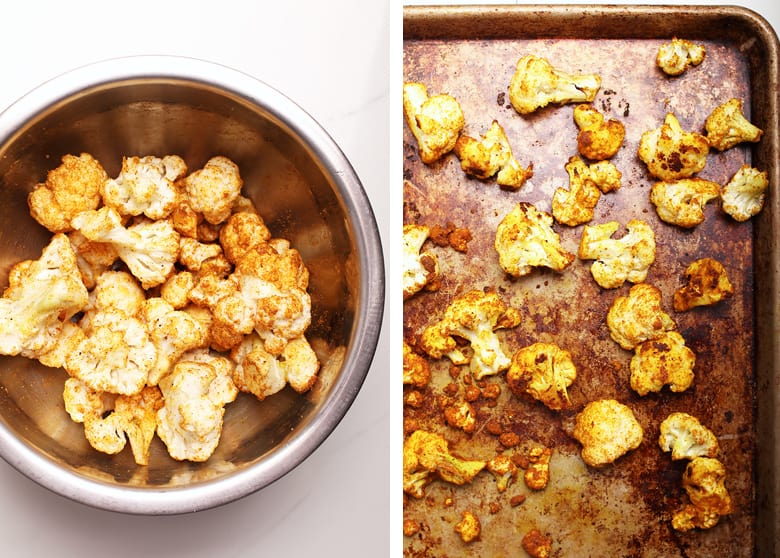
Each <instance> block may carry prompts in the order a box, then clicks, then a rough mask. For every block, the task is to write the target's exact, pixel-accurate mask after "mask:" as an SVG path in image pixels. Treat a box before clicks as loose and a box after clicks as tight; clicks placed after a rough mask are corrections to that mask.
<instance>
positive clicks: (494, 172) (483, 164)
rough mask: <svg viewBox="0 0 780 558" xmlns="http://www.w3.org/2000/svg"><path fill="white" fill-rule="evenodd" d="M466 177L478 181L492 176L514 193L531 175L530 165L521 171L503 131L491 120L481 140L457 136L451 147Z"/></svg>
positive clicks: (496, 122) (500, 184) (531, 168)
mask: <svg viewBox="0 0 780 558" xmlns="http://www.w3.org/2000/svg"><path fill="white" fill-rule="evenodd" d="M453 149H454V152H455V155H457V156H458V159H460V166H461V168H462V169H463V171H464V172H465V173H466V174H470V175H472V176H475V177H477V178H480V179H487V178H490V177H492V176H495V177H496V183H497V184H498V185H499V186H504V187H506V188H510V189H512V190H517V189H518V188H520V186H522V185H523V183H525V181H526V180H528V179H529V178H531V177H532V176H533V166H532V165H531V166H529V167H528V168H527V169H524V168H523V167H522V166H521V165H520V163H519V162H518V161H517V159H515V157H514V155H513V154H512V147H511V146H510V145H509V140H508V139H507V137H506V133H505V132H504V128H502V127H501V124H499V123H498V121H496V120H494V121H493V123H492V124H491V125H490V128H489V129H488V131H487V132H485V135H484V137H483V138H482V139H480V140H477V139H474V138H472V137H471V136H467V135H465V134H461V136H460V137H459V138H458V141H457V142H456V143H455V147H454V148H453Z"/></svg>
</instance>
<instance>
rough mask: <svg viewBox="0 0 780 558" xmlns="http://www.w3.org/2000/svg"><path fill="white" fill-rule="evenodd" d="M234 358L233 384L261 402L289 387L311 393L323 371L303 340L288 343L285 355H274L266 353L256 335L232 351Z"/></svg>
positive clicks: (231, 354)
mask: <svg viewBox="0 0 780 558" xmlns="http://www.w3.org/2000/svg"><path fill="white" fill-rule="evenodd" d="M230 358H231V359H232V360H233V362H234V363H235V364H236V366H235V369H234V370H233V383H235V384H236V387H237V388H238V389H239V390H241V391H243V392H247V393H252V394H254V395H255V397H257V398H258V399H259V400H261V401H262V400H263V399H265V398H266V397H268V396H270V395H273V394H274V393H277V392H279V391H281V390H282V389H283V388H284V387H285V386H286V385H287V384H289V385H290V386H291V387H292V388H293V389H294V390H295V391H296V392H298V393H304V392H306V391H308V390H309V389H311V387H312V386H313V385H314V382H315V381H316V380H317V372H318V371H319V369H320V363H319V361H318V360H317V355H316V354H315V353H314V350H313V349H312V348H311V345H309V342H308V341H307V340H306V338H305V337H303V336H301V337H298V338H296V339H292V340H291V341H290V342H289V343H287V345H285V347H284V350H283V351H282V352H281V354H279V355H272V354H270V353H269V352H268V351H266V350H265V347H264V345H263V340H262V339H260V337H258V336H257V334H256V333H253V334H251V335H248V336H246V337H245V338H244V340H243V341H242V342H241V344H240V345H238V346H237V347H235V348H234V349H233V350H232V351H231V353H230Z"/></svg>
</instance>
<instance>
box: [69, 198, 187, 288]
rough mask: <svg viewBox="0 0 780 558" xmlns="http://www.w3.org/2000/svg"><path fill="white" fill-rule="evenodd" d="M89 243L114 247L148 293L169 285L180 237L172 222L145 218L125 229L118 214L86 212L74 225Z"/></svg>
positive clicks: (111, 212) (74, 220) (109, 210)
mask: <svg viewBox="0 0 780 558" xmlns="http://www.w3.org/2000/svg"><path fill="white" fill-rule="evenodd" d="M71 223H72V225H73V228H74V229H76V230H78V231H79V232H81V234H83V235H84V236H85V237H86V238H87V239H88V240H91V241H93V242H104V243H109V244H111V245H112V246H113V247H114V249H115V250H116V251H117V254H118V255H119V257H120V258H121V259H122V261H124V262H125V263H126V264H127V267H128V268H129V269H130V272H131V273H132V274H133V275H134V276H135V277H136V278H138V280H140V281H141V285H142V286H143V288H144V289H149V288H151V287H155V286H157V285H161V284H162V283H164V282H165V280H166V279H167V278H168V276H169V275H170V274H171V273H172V272H173V266H174V264H175V263H176V260H177V258H178V256H179V233H177V232H176V231H175V230H174V228H173V225H172V224H171V222H170V221H168V220H166V219H164V220H159V221H149V220H147V219H145V218H141V220H140V221H138V222H137V223H135V224H133V225H130V226H129V227H127V228H125V226H124V225H123V224H122V218H121V216H120V215H119V213H117V212H116V210H114V209H112V208H110V207H102V208H100V209H98V210H93V211H83V212H81V213H79V214H78V215H76V217H74V218H73V220H72V221H71Z"/></svg>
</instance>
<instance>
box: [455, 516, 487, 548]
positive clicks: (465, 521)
mask: <svg viewBox="0 0 780 558" xmlns="http://www.w3.org/2000/svg"><path fill="white" fill-rule="evenodd" d="M455 532H456V533H458V534H459V535H460V538H461V540H462V541H463V542H464V543H466V544H468V543H470V542H474V541H476V540H479V536H480V533H481V532H482V525H481V523H480V521H479V517H477V515H476V514H475V513H473V512H470V511H468V510H466V511H464V512H463V513H461V520H460V521H459V522H458V523H456V524H455Z"/></svg>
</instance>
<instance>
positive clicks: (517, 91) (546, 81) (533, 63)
mask: <svg viewBox="0 0 780 558" xmlns="http://www.w3.org/2000/svg"><path fill="white" fill-rule="evenodd" d="M600 88H601V77H600V76H598V75H596V74H572V73H567V72H564V71H562V70H560V69H557V68H555V67H554V66H553V65H552V64H550V62H549V61H548V60H547V59H546V58H541V57H538V56H534V55H532V54H529V55H526V56H523V57H522V58H520V60H518V61H517V66H516V68H515V73H514V75H513V76H512V80H511V82H510V83H509V101H510V102H511V103H512V106H513V107H514V108H515V110H516V111H517V112H519V113H520V114H530V113H532V112H534V111H535V110H537V109H540V108H542V107H545V106H547V105H548V104H550V103H554V104H564V103H590V102H591V101H593V99H594V98H595V97H596V93H598V91H599V89H600Z"/></svg>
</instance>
